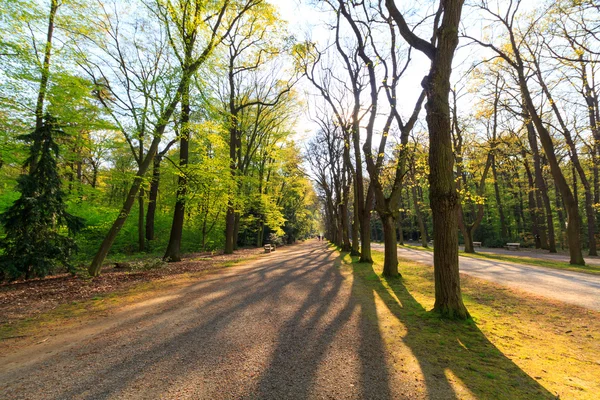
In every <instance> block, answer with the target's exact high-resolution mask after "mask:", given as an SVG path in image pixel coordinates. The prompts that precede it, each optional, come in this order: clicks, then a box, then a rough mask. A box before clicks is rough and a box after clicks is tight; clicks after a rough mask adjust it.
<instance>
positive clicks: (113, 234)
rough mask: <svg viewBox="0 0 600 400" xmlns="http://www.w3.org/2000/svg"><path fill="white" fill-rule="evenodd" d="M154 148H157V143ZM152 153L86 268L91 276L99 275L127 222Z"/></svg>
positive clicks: (139, 171)
mask: <svg viewBox="0 0 600 400" xmlns="http://www.w3.org/2000/svg"><path fill="white" fill-rule="evenodd" d="M156 147H158V142H157V146H156ZM154 153H156V148H154V149H153V148H152V147H151V148H150V151H149V154H147V155H146V158H145V159H144V162H142V164H141V165H140V167H139V169H138V172H137V174H136V176H135V178H134V180H133V183H132V185H131V188H130V189H129V193H128V194H127V197H126V199H125V203H124V204H123V207H122V208H121V211H120V212H119V216H118V217H117V219H116V220H115V222H114V223H113V224H112V226H111V228H110V230H109V231H108V233H107V234H106V237H105V238H104V240H103V241H102V244H101V245H100V248H99V249H98V252H97V253H96V256H95V257H94V259H93V260H92V264H91V265H90V267H89V268H88V272H89V274H90V275H91V276H98V274H99V273H100V268H101V267H102V263H103V262H104V259H105V258H106V255H107V254H108V252H109V251H110V248H111V247H112V245H113V243H114V241H115V239H116V238H117V235H118V234H119V232H120V231H121V228H122V227H123V224H124V223H125V221H126V220H127V217H128V216H129V213H130V212H131V207H133V203H134V202H135V198H136V195H137V192H138V190H139V188H140V185H141V184H142V179H143V176H144V174H145V173H146V171H147V170H148V167H149V166H150V162H151V161H152V157H153V155H154Z"/></svg>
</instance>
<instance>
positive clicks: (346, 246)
mask: <svg viewBox="0 0 600 400" xmlns="http://www.w3.org/2000/svg"><path fill="white" fill-rule="evenodd" d="M340 227H341V235H342V251H344V252H346V251H350V250H351V249H352V246H351V245H350V236H349V233H348V211H347V208H346V205H345V204H344V203H342V204H340Z"/></svg>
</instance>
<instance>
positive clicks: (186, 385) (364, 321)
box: [0, 241, 453, 400]
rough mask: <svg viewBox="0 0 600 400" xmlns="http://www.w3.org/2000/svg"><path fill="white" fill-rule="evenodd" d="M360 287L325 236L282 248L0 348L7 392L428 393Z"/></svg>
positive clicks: (202, 395) (76, 395)
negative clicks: (4, 350)
mask: <svg viewBox="0 0 600 400" xmlns="http://www.w3.org/2000/svg"><path fill="white" fill-rule="evenodd" d="M336 260H337V262H336ZM354 290H355V288H354V287H353V284H352V274H351V273H350V272H348V271H346V272H343V271H342V269H340V267H339V259H338V254H337V252H334V251H333V250H331V249H328V248H327V247H326V245H325V244H324V243H323V242H317V241H309V242H307V243H305V244H302V245H299V246H294V247H291V248H287V249H286V248H283V249H281V250H277V251H276V252H275V253H271V254H269V255H265V256H264V257H261V258H260V259H258V260H256V261H252V262H250V263H247V264H245V265H241V266H238V267H232V268H228V269H226V270H224V272H222V273H220V274H216V275H210V276H207V277H204V278H201V279H200V280H199V281H198V282H197V283H194V284H193V285H191V286H189V287H187V288H185V289H178V290H177V291H174V292H173V293H172V294H170V295H169V296H165V297H163V298H156V299H153V300H151V301H149V302H146V303H142V304H139V305H138V307H136V308H134V309H133V310H127V311H123V312H121V313H117V314H116V315H112V316H110V317H109V318H105V319H104V320H99V321H94V322H91V323H90V325H89V326H87V327H84V328H83V329H81V330H78V331H76V332H71V333H70V334H68V335H67V334H61V335H58V336H55V337H51V338H50V339H48V340H47V341H44V342H43V343H39V344H37V345H33V346H30V347H28V348H24V349H21V350H18V351H16V352H13V353H11V352H10V351H9V353H8V354H3V355H0V393H1V394H2V395H1V397H2V399H4V400H8V399H123V398H128V399H129V398H131V399H145V398H148V399H151V398H168V399H172V398H177V399H180V398H190V399H237V398H253V399H254V398H256V399H305V398H336V399H347V398H348V399H350V398H355V399H359V398H370V399H392V398H393V399H400V398H426V397H428V396H427V393H426V392H427V390H428V389H426V387H425V386H424V383H423V380H422V379H415V377H414V376H413V375H411V374H413V373H416V372H415V371H413V370H416V369H418V367H417V366H416V365H418V364H417V363H413V364H414V365H413V367H407V366H406V365H402V364H401V363H398V364H396V363H395V360H391V359H390V357H391V356H389V355H388V352H386V351H385V349H384V345H383V339H382V337H381V336H380V335H381V334H380V328H379V326H378V322H377V319H376V318H375V319H373V318H372V316H373V315H375V312H374V311H373V310H372V309H371V308H374V304H373V296H372V294H370V302H369V303H368V304H361V303H360V302H359V301H357V300H356V296H354V295H353V292H354ZM366 311H369V313H370V315H371V317H365V315H364V313H365V312H366ZM400 369H403V370H404V371H403V372H402V373H400ZM430 390H431V389H430ZM452 397H453V396H452V395H451V394H450V393H445V394H443V395H441V396H440V398H452Z"/></svg>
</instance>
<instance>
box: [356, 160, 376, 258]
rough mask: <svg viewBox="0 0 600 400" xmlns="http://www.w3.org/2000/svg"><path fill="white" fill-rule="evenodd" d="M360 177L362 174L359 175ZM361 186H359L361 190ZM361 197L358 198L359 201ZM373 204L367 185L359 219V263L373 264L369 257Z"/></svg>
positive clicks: (370, 190)
mask: <svg viewBox="0 0 600 400" xmlns="http://www.w3.org/2000/svg"><path fill="white" fill-rule="evenodd" d="M357 170H358V168H357ZM361 175H362V174H361ZM362 186H363V185H360V187H361V189H362ZM361 197H362V196H359V199H360V198H361ZM359 201H360V200H359ZM372 204H373V189H371V187H370V185H369V189H368V190H367V199H366V201H365V202H364V203H363V206H362V207H361V208H362V213H360V212H359V214H361V218H360V260H359V262H361V263H373V257H372V256H371V209H372Z"/></svg>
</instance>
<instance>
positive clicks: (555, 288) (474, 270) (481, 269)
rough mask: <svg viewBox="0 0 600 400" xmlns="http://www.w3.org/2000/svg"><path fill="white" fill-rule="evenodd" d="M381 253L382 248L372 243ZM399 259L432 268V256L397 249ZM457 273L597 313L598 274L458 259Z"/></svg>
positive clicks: (492, 261)
mask: <svg viewBox="0 0 600 400" xmlns="http://www.w3.org/2000/svg"><path fill="white" fill-rule="evenodd" d="M373 248H374V249H377V250H381V251H383V246H382V245H380V244H374V245H373ZM398 256H399V257H402V258H406V259H409V260H414V261H418V262H421V263H424V264H428V265H433V253H432V252H430V251H425V250H414V249H407V248H398ZM459 260H460V272H461V273H464V274H467V275H471V276H474V277H477V278H481V279H485V280H488V281H492V282H495V283H499V284H501V285H505V286H508V287H511V288H516V289H520V290H524V291H526V292H529V293H533V294H535V295H539V296H543V297H547V298H551V299H554V300H559V301H564V302H566V303H570V304H575V305H578V306H582V307H586V308H589V309H592V310H596V311H600V275H591V274H585V273H581V272H573V271H559V270H556V269H551V268H544V267H537V266H533V265H524V264H517V263H511V262H507V261H496V260H483V259H475V258H469V257H459Z"/></svg>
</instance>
